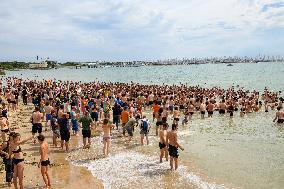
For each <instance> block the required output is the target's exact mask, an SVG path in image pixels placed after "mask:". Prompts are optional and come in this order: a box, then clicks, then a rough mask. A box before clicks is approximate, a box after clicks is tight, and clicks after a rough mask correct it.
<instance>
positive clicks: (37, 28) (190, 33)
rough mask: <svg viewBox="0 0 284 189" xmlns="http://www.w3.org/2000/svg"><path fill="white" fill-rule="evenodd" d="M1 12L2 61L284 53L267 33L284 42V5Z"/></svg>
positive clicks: (238, 0) (8, 7)
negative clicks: (39, 57) (276, 35)
mask: <svg viewBox="0 0 284 189" xmlns="http://www.w3.org/2000/svg"><path fill="white" fill-rule="evenodd" d="M0 10H1V12H0V25H1V27H0V59H20V58H21V59H26V60H30V59H33V57H35V55H36V54H40V55H42V56H48V57H51V58H54V59H56V60H62V61H65V60H94V59H101V60H102V59H105V60H126V59H127V60H135V59H157V58H164V57H165V58H168V57H195V56H203V57H204V56H215V55H216V56H221V55H255V54H258V53H259V52H267V53H270V54H274V53H279V52H280V51H281V50H282V52H284V51H283V47H280V48H281V49H280V50H279V49H275V48H273V44H275V45H276V46H278V42H277V40H270V41H267V38H269V35H270V34H271V31H273V32H274V33H280V34H279V36H281V34H284V33H283V27H284V1H275V0H214V1H206V0H178V1H171V0H81V1H76V0H61V1H56V0H49V1H44V0H3V1H1V4H0ZM248 41H249V43H248ZM278 41H279V40H278ZM280 41H282V39H280ZM265 43H269V44H267V47H266V46H265V45H263V44H265ZM270 43H273V44H270ZM259 44H262V45H259ZM242 49H249V50H248V51H247V52H248V53H246V52H245V51H244V50H242ZM237 53H240V54H237Z"/></svg>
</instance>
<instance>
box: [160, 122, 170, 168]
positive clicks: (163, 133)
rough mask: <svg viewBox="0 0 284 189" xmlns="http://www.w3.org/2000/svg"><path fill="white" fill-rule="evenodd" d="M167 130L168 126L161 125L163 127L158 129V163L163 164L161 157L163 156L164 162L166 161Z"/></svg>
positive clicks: (165, 124)
mask: <svg viewBox="0 0 284 189" xmlns="http://www.w3.org/2000/svg"><path fill="white" fill-rule="evenodd" d="M167 129H168V124H167V123H163V125H162V126H161V128H160V131H159V132H160V133H159V136H160V142H159V148H160V163H162V162H163V157H164V156H165V158H166V161H168V148H167V146H168V143H167V134H168V132H167Z"/></svg>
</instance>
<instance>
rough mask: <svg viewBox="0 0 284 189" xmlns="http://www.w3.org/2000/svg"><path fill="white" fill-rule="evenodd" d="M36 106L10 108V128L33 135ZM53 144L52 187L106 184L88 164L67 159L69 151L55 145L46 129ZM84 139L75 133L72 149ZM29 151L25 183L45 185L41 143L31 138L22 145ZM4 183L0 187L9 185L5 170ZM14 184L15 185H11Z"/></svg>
mask: <svg viewBox="0 0 284 189" xmlns="http://www.w3.org/2000/svg"><path fill="white" fill-rule="evenodd" d="M32 110H33V107H32V106H27V107H24V106H22V105H20V107H19V109H18V110H17V111H15V112H12V111H11V112H9V122H10V128H15V130H14V131H15V132H19V133H21V138H22V139H25V138H27V137H30V136H31V123H30V122H29V120H30V116H31V113H32ZM43 134H44V135H45V136H46V139H47V141H48V143H49V144H50V153H49V155H50V161H51V164H52V165H51V167H50V169H49V173H50V175H51V178H52V188H68V189H77V188H80V187H82V186H84V188H98V189H100V188H103V185H102V182H100V181H99V180H97V179H96V178H95V177H93V176H92V174H91V172H90V171H88V170H87V169H86V168H84V167H77V166H74V165H72V164H71V163H70V162H69V161H67V160H66V156H67V153H65V152H63V151H61V150H59V149H58V148H57V149H56V148H54V147H52V146H51V144H52V138H51V132H50V131H47V132H43ZM78 140H81V137H71V141H70V144H71V150H72V147H74V144H76V142H78ZM21 147H22V149H23V152H24V153H25V154H26V155H25V162H26V164H25V170H24V187H25V188H27V189H37V188H43V186H44V183H43V180H42V177H41V173H40V169H39V168H38V167H37V162H39V158H40V157H39V152H38V148H39V146H38V144H33V142H32V141H31V142H27V143H26V144H25V145H22V146H21ZM0 177H1V181H2V183H1V184H0V188H9V187H8V186H7V185H6V184H5V182H4V181H5V172H4V171H2V172H1V174H0ZM11 188H13V187H11Z"/></svg>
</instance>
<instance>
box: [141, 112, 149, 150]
mask: <svg viewBox="0 0 284 189" xmlns="http://www.w3.org/2000/svg"><path fill="white" fill-rule="evenodd" d="M140 128H141V131H140V135H141V145H142V146H143V145H144V137H146V142H147V145H149V139H148V134H149V130H150V128H151V125H150V122H149V120H148V119H147V118H146V116H145V115H144V116H143V119H142V120H141V124H140Z"/></svg>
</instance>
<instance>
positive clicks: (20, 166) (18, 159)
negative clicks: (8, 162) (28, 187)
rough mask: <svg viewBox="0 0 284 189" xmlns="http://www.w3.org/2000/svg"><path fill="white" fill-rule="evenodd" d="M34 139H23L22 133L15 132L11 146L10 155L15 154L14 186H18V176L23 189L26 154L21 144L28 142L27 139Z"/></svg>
mask: <svg viewBox="0 0 284 189" xmlns="http://www.w3.org/2000/svg"><path fill="white" fill-rule="evenodd" d="M31 139H33V137H30V138H28V139H25V140H21V135H20V134H19V133H15V134H14V135H13V136H12V141H11V144H10V146H9V156H10V157H12V156H13V164H14V175H13V182H14V187H15V188H18V180H17V179H18V178H19V185H20V189H23V188H24V186H23V178H24V155H23V152H22V149H21V147H20V145H21V144H24V143H26V142H27V141H29V140H31Z"/></svg>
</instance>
